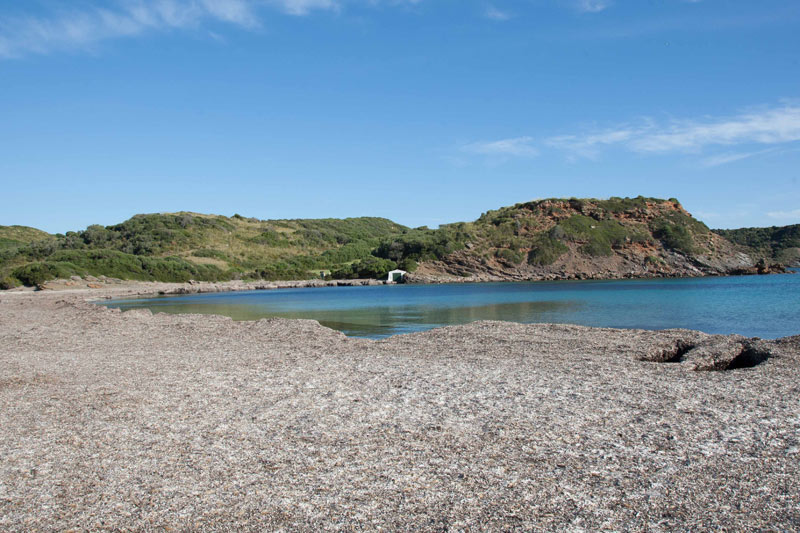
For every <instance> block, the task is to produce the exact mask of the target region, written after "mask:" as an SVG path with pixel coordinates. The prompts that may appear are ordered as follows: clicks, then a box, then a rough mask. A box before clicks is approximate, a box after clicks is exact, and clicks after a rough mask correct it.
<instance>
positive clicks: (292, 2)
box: [270, 0, 339, 16]
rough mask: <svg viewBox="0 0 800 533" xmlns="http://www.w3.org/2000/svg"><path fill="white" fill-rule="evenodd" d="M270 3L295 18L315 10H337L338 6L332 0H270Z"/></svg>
mask: <svg viewBox="0 0 800 533" xmlns="http://www.w3.org/2000/svg"><path fill="white" fill-rule="evenodd" d="M270 3H271V4H273V5H275V6H277V7H278V8H279V9H280V10H282V11H283V12H284V13H288V14H289V15H297V16H303V15H308V14H309V13H310V12H311V11H314V10H317V9H323V10H329V9H338V8H339V4H338V3H337V2H335V1H334V0H270Z"/></svg>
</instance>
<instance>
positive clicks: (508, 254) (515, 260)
mask: <svg viewBox="0 0 800 533" xmlns="http://www.w3.org/2000/svg"><path fill="white" fill-rule="evenodd" d="M494 255H495V257H497V258H498V259H502V260H503V261H506V262H508V263H511V264H512V265H518V264H520V263H522V260H523V259H524V257H525V256H524V255H523V254H522V252H518V251H515V250H510V249H508V248H501V249H499V250H497V251H496V252H495V253H494Z"/></svg>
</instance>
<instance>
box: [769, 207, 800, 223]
mask: <svg viewBox="0 0 800 533" xmlns="http://www.w3.org/2000/svg"><path fill="white" fill-rule="evenodd" d="M767 216H768V217H769V218H774V219H777V220H800V209H793V210H791V211H770V212H769V213H767Z"/></svg>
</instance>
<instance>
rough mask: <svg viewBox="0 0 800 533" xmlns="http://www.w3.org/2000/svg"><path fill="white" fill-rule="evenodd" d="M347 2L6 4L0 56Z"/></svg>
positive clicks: (245, 23)
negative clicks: (268, 11) (9, 7)
mask: <svg viewBox="0 0 800 533" xmlns="http://www.w3.org/2000/svg"><path fill="white" fill-rule="evenodd" d="M420 1H421V0H352V3H356V2H357V3H362V4H364V5H379V4H390V5H402V4H406V5H408V4H416V3H418V2H420ZM346 3H347V0H113V1H101V0H88V1H87V2H81V3H75V4H69V3H66V2H65V3H63V4H61V5H60V7H58V8H55V9H53V10H50V11H48V12H33V11H31V10H30V9H26V6H25V4H24V3H20V4H19V6H18V7H17V8H16V9H17V11H16V13H14V12H9V11H8V10H7V11H6V12H5V13H3V14H0V58H14V57H22V56H26V55H30V54H47V53H51V52H55V51H58V50H70V49H72V50H76V49H77V50H81V49H89V48H91V47H92V46H94V45H96V44H97V43H100V42H103V41H108V40H112V39H119V38H124V37H133V36H139V35H143V34H146V33H148V32H155V31H169V30H176V29H188V28H202V27H203V25H204V24H209V23H227V24H231V25H233V26H236V27H240V28H246V29H252V28H256V27H258V26H259V25H260V17H259V13H260V12H261V11H263V10H265V9H270V8H271V9H273V10H278V11H280V12H283V13H285V14H287V15H294V16H305V15H309V14H311V13H312V12H315V11H336V10H339V9H341V8H342V6H343V5H345V4H346ZM55 5H58V4H55ZM76 6H77V7H76ZM40 7H41V6H40ZM211 33H214V35H215V37H214V36H212V38H215V39H217V40H219V38H220V36H219V34H218V33H216V32H212V31H211V30H209V34H211Z"/></svg>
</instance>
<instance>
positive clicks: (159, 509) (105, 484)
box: [0, 284, 800, 531]
mask: <svg viewBox="0 0 800 533" xmlns="http://www.w3.org/2000/svg"><path fill="white" fill-rule="evenodd" d="M162 285H163V284H162ZM182 290H183V289H181V288H180V287H171V288H170V287H167V286H156V285H155V284H151V285H146V286H145V285H143V286H137V287H134V286H126V287H119V288H97V289H73V288H69V287H67V288H66V290H58V291H51V290H45V291H37V292H7V293H0V428H2V430H0V457H1V458H2V460H1V461H0V529H2V530H4V531H52V530H97V531H106V530H109V531H118V530H133V531H155V530H159V531H160V530H166V529H171V530H178V531H190V530H204V531H231V530H237V531H264V530H284V531H291V530H328V531H353V530H370V531H372V530H390V531H395V530H401V531H411V530H414V531H446V530H453V531H477V530H502V531H508V530H561V531H597V530H616V531H645V530H646V531H675V530H682V531H688V530H692V531H702V530H715V531H719V530H771V531H790V530H798V529H800V484H798V483H797V480H798V479H800V379H798V378H800V337H788V338H784V339H778V340H775V341H758V340H751V339H743V338H738V337H732V336H731V337H721V336H710V335H706V334H703V333H699V332H693V331H686V330H667V331H658V332H653V331H642V330H615V329H599V328H587V327H581V326H568V325H548V324H541V325H522V324H515V323H505V322H476V323H473V324H469V325H466V326H453V327H447V328H441V329H435V330H431V331H427V332H423V333H415V334H410V335H401V336H395V337H391V338H388V339H385V340H380V341H373V340H366V339H356V338H348V337H345V336H344V335H343V334H341V333H339V332H336V331H333V330H331V329H327V328H324V327H322V326H320V325H319V324H318V323H317V322H314V321H308V320H286V319H264V320H259V321H253V322H235V321H232V320H230V319H228V318H224V317H220V316H213V315H211V316H209V315H166V314H156V315H153V314H151V313H150V312H149V311H144V310H135V311H130V312H126V313H120V312H119V311H118V310H112V309H107V308H105V307H102V306H98V305H96V304H95V303H92V302H91V301H90V300H96V299H98V298H104V297H107V296H120V295H125V294H137V293H148V292H149V293H157V292H159V291H161V292H165V293H168V292H170V291H172V292H181V291H182Z"/></svg>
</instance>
